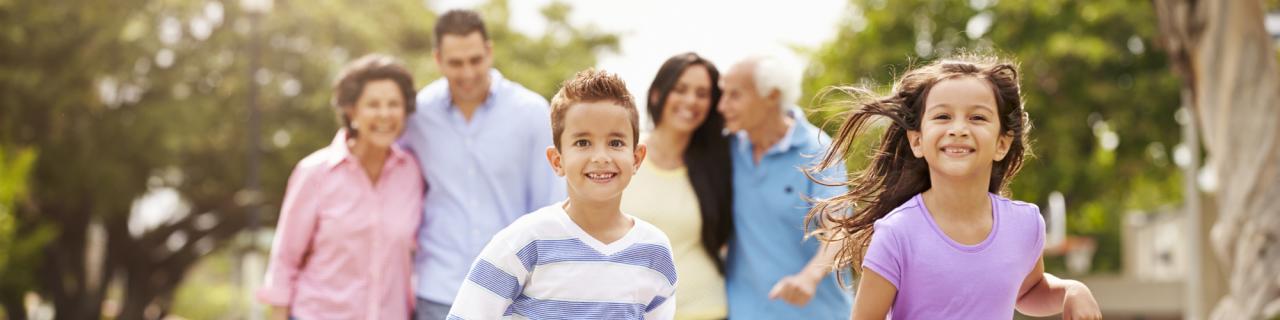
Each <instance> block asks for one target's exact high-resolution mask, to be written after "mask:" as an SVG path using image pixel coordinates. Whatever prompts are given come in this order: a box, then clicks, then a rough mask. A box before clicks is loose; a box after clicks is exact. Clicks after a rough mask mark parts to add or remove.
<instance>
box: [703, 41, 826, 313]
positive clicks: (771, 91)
mask: <svg viewBox="0 0 1280 320" xmlns="http://www.w3.org/2000/svg"><path fill="white" fill-rule="evenodd" d="M720 79H721V80H720V87H721V89H722V90H723V92H724V94H723V95H722V98H721V100H720V106H719V111H720V113H722V114H724V118H725V129H726V130H727V131H728V132H730V133H731V134H732V137H731V138H730V141H729V145H730V148H731V149H732V150H731V154H732V155H731V157H732V159H733V192H734V196H733V200H734V203H733V208H734V212H733V222H734V230H733V233H734V235H735V236H734V237H733V239H732V240H730V242H729V256H728V261H727V264H726V269H725V278H726V279H725V280H726V287H727V290H728V299H729V319H736V320H740V319H848V318H849V311H850V308H851V306H850V305H851V301H852V298H851V296H850V294H849V293H848V291H846V290H844V289H842V288H841V286H840V285H839V283H837V281H836V278H835V275H834V274H832V273H831V264H832V261H833V260H834V255H835V252H836V248H835V247H831V246H824V245H820V243H819V242H818V240H817V239H814V238H809V239H806V238H805V235H804V217H805V214H806V213H807V212H808V210H809V208H810V207H811V205H810V203H809V202H808V201H807V199H819V198H828V197H833V196H836V195H839V194H841V193H843V192H845V191H846V190H845V189H844V188H842V187H829V186H824V185H821V184H818V183H815V182H813V181H811V180H809V179H808V177H806V176H805V175H804V173H803V172H802V171H801V170H804V169H806V168H808V167H810V166H812V165H813V164H814V163H815V161H817V160H819V159H818V157H819V156H821V155H822V153H823V152H825V151H826V148H827V145H828V144H830V142H831V138H830V137H829V136H827V135H826V134H825V133H823V132H822V131H821V130H819V129H818V128H817V127H814V126H813V125H812V124H809V122H808V121H807V120H805V117H804V113H803V111H801V110H800V108H799V107H796V106H795V105H794V104H792V102H793V101H795V100H796V99H797V98H798V97H799V95H800V76H799V72H798V71H796V69H795V68H789V66H788V65H787V64H785V63H784V62H783V61H782V60H780V59H778V58H775V57H767V56H759V57H751V58H748V59H746V60H744V61H742V62H739V63H738V64H735V65H734V66H733V67H732V68H730V69H729V71H728V72H727V73H725V75H724V77H722V78H720ZM843 167H844V166H833V169H832V170H828V171H825V172H821V174H820V175H819V176H820V177H826V178H828V179H832V178H837V179H839V178H844V172H843V170H841V169H842V168H843Z"/></svg>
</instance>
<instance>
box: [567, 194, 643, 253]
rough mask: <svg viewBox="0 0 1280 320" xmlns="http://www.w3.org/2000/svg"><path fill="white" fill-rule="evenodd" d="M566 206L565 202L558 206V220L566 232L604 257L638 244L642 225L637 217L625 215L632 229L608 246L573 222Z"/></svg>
mask: <svg viewBox="0 0 1280 320" xmlns="http://www.w3.org/2000/svg"><path fill="white" fill-rule="evenodd" d="M565 204H566V203H565V202H564V201H561V202H560V203H557V204H556V218H557V220H559V221H560V224H561V226H563V227H564V228H565V230H568V231H569V233H571V234H572V235H573V236H575V237H577V238H579V239H581V240H582V243H585V244H587V246H588V247H591V249H594V250H596V251H597V252H600V253H601V254H604V255H613V254H614V253H618V252H620V251H622V250H626V249H627V248H629V247H631V245H633V244H635V243H636V237H638V235H637V234H638V233H639V232H637V231H636V229H638V228H637V227H638V226H637V225H638V224H640V220H639V219H636V217H632V216H631V215H629V214H625V213H623V214H622V215H623V216H625V217H627V218H628V219H631V229H629V230H627V233H626V234H624V235H622V237H621V238H618V240H614V241H613V242H611V243H607V244H606V243H604V242H602V241H600V239H596V237H593V236H591V234H590V233H587V231H586V230H582V226H579V225H578V223H576V222H573V218H570V217H569V212H568V211H566V210H565V209H564V206H565Z"/></svg>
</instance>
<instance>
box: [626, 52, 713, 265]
mask: <svg viewBox="0 0 1280 320" xmlns="http://www.w3.org/2000/svg"><path fill="white" fill-rule="evenodd" d="M694 66H702V67H703V68H706V69H707V74H709V75H710V76H711V79H709V80H711V82H710V83H711V97H710V99H711V108H710V109H709V110H707V111H708V112H707V119H706V120H704V121H703V122H702V125H700V126H698V128H697V129H694V131H693V136H692V137H690V138H689V145H688V147H687V148H686V149H685V150H684V164H685V166H687V167H688V172H689V183H690V184H691V185H693V193H694V195H696V196H697V197H698V207H699V208H700V209H701V211H702V212H701V213H702V235H701V238H700V239H702V249H703V251H705V253H706V254H707V255H708V256H710V257H711V261H713V262H715V265H716V270H718V271H720V273H721V274H724V260H723V259H720V248H721V247H723V246H724V245H725V244H726V243H728V242H729V238H730V237H732V236H733V161H732V160H731V159H730V158H729V139H728V138H727V137H725V136H724V135H723V134H722V131H723V130H724V116H723V115H721V114H720V112H717V111H716V105H717V104H719V103H720V94H721V91H720V86H719V85H718V84H719V83H720V71H719V70H717V69H716V66H715V65H714V64H711V61H707V59H704V58H703V57H701V56H698V54H696V53H693V52H687V53H682V54H678V55H676V56H674V57H671V58H670V59H667V62H666V63H663V64H662V67H661V68H659V69H658V75H657V76H655V77H654V78H653V84H650V85H649V95H648V108H647V109H648V111H649V118H650V119H653V124H654V126H657V125H658V124H659V123H662V111H663V110H662V109H663V108H664V107H665V105H666V104H667V97H668V96H670V95H671V89H672V88H674V87H675V85H676V82H678V81H679V80H680V76H681V75H683V74H684V72H685V70H688V69H689V68H690V67H694Z"/></svg>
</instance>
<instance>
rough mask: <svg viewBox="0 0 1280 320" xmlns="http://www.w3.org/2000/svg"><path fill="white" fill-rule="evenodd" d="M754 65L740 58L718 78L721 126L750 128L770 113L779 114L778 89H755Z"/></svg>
mask: <svg viewBox="0 0 1280 320" xmlns="http://www.w3.org/2000/svg"><path fill="white" fill-rule="evenodd" d="M754 68H755V65H754V64H753V63H749V62H742V63H738V64H736V65H734V66H733V67H732V68H730V69H729V72H726V73H725V74H724V77H722V78H720V90H722V91H723V92H724V93H723V95H722V96H720V106H719V107H718V108H719V110H718V111H720V114H722V115H724V128H725V129H728V130H729V131H730V132H736V131H740V130H752V129H753V128H759V127H761V126H763V125H764V124H765V123H766V122H768V120H769V118H770V117H778V116H780V115H781V114H782V107H781V104H780V102H781V101H782V100H781V97H780V95H781V94H780V93H779V92H778V91H777V90H772V91H770V92H759V90H756V83H755V78H754V77H755V75H753V74H752V72H753V70H752V69H754Z"/></svg>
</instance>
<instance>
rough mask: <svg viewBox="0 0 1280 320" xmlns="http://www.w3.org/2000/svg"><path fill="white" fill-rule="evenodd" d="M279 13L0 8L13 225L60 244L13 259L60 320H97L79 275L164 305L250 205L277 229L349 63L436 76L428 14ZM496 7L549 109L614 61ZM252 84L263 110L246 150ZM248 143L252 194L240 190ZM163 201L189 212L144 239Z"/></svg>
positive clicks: (105, 4) (422, 81) (378, 7)
mask: <svg viewBox="0 0 1280 320" xmlns="http://www.w3.org/2000/svg"><path fill="white" fill-rule="evenodd" d="M273 2H274V8H273V9H272V10H270V11H269V12H266V13H262V14H259V15H258V16H256V17H255V15H254V14H251V13H249V12H246V11H244V10H242V8H240V7H239V4H240V2H239V1H232V0H198V1H181V0H122V1H91V0H70V1H56V2H48V1H39V0H12V1H2V0H0V17H4V19H0V47H4V48H21V49H13V50H0V145H20V146H31V147H32V148H34V150H37V151H38V152H39V154H40V162H38V163H34V165H33V166H32V167H31V172H30V176H31V179H30V180H29V181H30V182H31V184H30V187H31V193H30V194H31V197H30V202H31V205H30V206H25V207H20V208H18V213H19V214H18V215H16V217H18V218H17V219H18V220H19V221H18V223H17V225H18V227H17V229H18V231H19V233H21V234H36V231H37V230H38V229H39V228H41V227H37V226H50V227H52V228H54V229H56V230H59V231H60V232H58V233H57V238H55V239H53V241H51V242H48V243H47V244H46V245H40V246H36V247H35V249H33V250H32V251H33V252H39V253H43V254H44V255H37V256H33V257H31V258H26V259H23V263H27V262H31V263H34V262H39V261H40V260H42V259H43V260H44V262H46V263H45V265H44V266H43V267H42V268H43V269H42V272H40V273H38V274H37V276H39V277H38V279H31V278H30V277H29V278H28V279H27V281H31V283H32V284H38V285H39V286H40V287H41V288H40V290H39V292H40V293H41V294H42V295H47V296H46V298H49V297H48V296H52V297H66V300H57V299H52V300H54V302H55V303H62V305H58V306H56V307H57V309H58V315H59V317H67V318H84V317H86V316H89V315H94V314H96V313H98V312H99V311H98V310H97V309H95V308H97V306H98V305H99V304H97V303H95V301H100V300H101V299H102V295H103V294H102V292H104V291H105V289H101V288H94V287H92V286H91V285H87V283H89V282H87V281H85V279H83V277H84V276H85V275H84V272H83V270H86V269H88V270H101V271H103V272H106V273H107V274H108V275H114V274H120V275H123V276H124V277H121V278H115V277H111V278H109V279H104V281H103V284H102V286H107V285H108V284H109V283H110V282H111V281H116V279H120V280H124V279H129V278H130V276H131V275H132V276H133V278H137V279H143V277H142V276H143V275H145V276H146V277H147V278H146V279H149V280H148V281H133V282H127V283H123V284H119V285H121V286H124V288H123V290H124V293H125V294H123V295H122V296H124V297H127V299H136V300H127V301H124V302H123V307H122V309H123V311H122V314H121V315H120V317H122V318H135V317H140V316H135V314H140V312H141V310H142V309H143V308H144V307H145V306H147V305H148V304H152V303H157V304H159V305H160V306H161V307H162V308H167V307H168V305H169V303H170V302H169V301H171V300H170V299H168V297H169V296H171V295H172V293H173V291H174V290H175V289H176V287H177V285H178V283H180V282H181V280H182V277H183V275H184V274H185V271H186V270H187V268H189V267H191V266H192V265H194V263H195V261H198V260H199V259H200V257H203V256H204V255H207V254H209V253H210V252H212V251H214V250H216V249H218V248H222V247H225V246H227V245H228V244H229V243H231V241H230V239H233V238H234V237H235V235H237V234H238V233H239V232H240V230H242V229H244V228H245V227H246V225H247V224H248V221H249V219H248V217H249V212H250V211H249V208H250V207H252V206H254V205H260V206H261V208H262V209H261V211H260V212H261V213H262V215H263V219H262V222H261V225H264V226H267V225H271V224H272V220H274V219H272V217H273V216H274V215H275V213H276V211H277V208H278V207H279V201H280V200H281V198H282V196H283V192H284V188H285V184H286V181H287V179H288V176H289V173H290V172H291V171H292V168H293V166H294V165H295V164H296V163H297V162H298V161H299V160H301V159H302V158H303V157H304V156H306V155H307V154H309V153H311V152H312V151H315V150H316V149H319V148H321V147H323V146H324V145H327V144H328V143H329V141H330V140H331V139H332V137H333V134H334V132H335V131H336V129H337V123H336V121H335V120H334V111H333V109H332V107H330V106H329V98H330V95H331V93H332V92H331V89H330V85H331V82H332V80H333V77H334V76H335V75H336V73H337V72H338V69H339V68H340V67H341V66H342V65H343V64H345V63H346V62H348V61H350V60H352V59H354V58H356V57H358V56H360V55H364V54H367V53H372V52H382V53H387V54H391V55H394V56H397V57H399V58H401V59H402V60H404V61H405V62H406V64H407V65H408V66H409V67H410V69H411V70H412V72H413V74H414V76H415V79H416V81H415V82H416V83H415V85H417V86H419V87H421V86H424V85H426V83H427V82H429V81H431V80H434V79H435V78H437V77H438V72H437V71H436V68H435V64H434V61H433V59H432V54H431V50H432V33H431V30H432V28H433V26H434V23H435V15H436V14H435V13H434V12H432V10H431V9H430V8H429V7H428V6H427V5H426V3H424V2H423V1H416V0H391V1H375V2H359V1H300V0H275V1H273ZM505 8H506V2H505V1H504V0H495V1H494V2H492V3H489V4H486V5H485V6H484V7H483V8H482V9H481V11H482V12H484V13H485V15H486V16H487V18H488V19H489V21H488V22H489V24H490V26H489V27H490V31H491V34H492V35H493V38H494V41H495V42H496V46H497V55H496V57H495V58H496V62H495V65H496V66H497V67H498V68H501V69H502V71H503V72H504V74H506V75H507V76H508V77H509V78H512V79H514V80H516V81H519V82H522V83H524V84H525V85H526V86H528V87H529V88H531V89H533V90H535V91H537V92H539V93H542V94H543V95H547V96H549V95H550V94H551V93H553V92H554V91H555V90H556V89H557V87H558V84H559V83H560V81H562V80H563V79H564V78H566V77H567V76H568V75H571V74H572V73H573V72H574V71H577V70H580V69H583V68H586V67H589V66H592V65H594V64H595V54H596V53H597V52H600V51H602V50H616V49H617V46H618V40H617V36H615V35H611V34H602V33H598V32H595V31H591V30H593V29H592V28H582V27H577V26H571V25H570V24H569V23H568V22H567V20H566V19H565V18H566V17H567V15H568V12H569V11H570V8H569V7H568V6H567V5H564V4H559V3H556V4H553V5H551V6H550V7H548V9H546V10H545V11H544V12H545V13H546V15H547V16H548V18H549V20H550V23H549V29H548V33H547V35H544V36H540V37H535V36H529V35H525V34H522V33H518V32H514V31H513V30H511V29H510V27H509V26H508V25H507V23H506V21H505V20H506V18H507V15H506V14H505ZM254 57H256V58H257V59H258V60H259V63H258V66H259V67H258V68H257V69H254V70H251V69H250V61H251V60H253V59H254ZM251 88H255V89H256V90H257V91H258V95H257V98H256V99H255V100H254V101H255V102H256V104H257V105H259V106H260V110H261V126H260V128H261V130H260V132H261V134H260V135H259V136H258V137H257V138H256V139H255V140H250V138H249V135H248V130H247V129H248V125H247V119H249V111H248V110H249V108H248V107H247V106H248V105H249V103H250V96H249V92H250V89H251ZM251 142H252V143H251ZM255 145H256V146H259V148H260V150H261V151H262V157H261V161H260V164H259V166H260V168H261V170H260V172H261V190H262V191H261V193H259V194H254V193H249V192H244V191H245V190H244V189H245V186H246V184H247V181H246V180H247V179H246V172H247V171H248V166H249V165H248V163H249V161H248V160H247V156H246V155H247V154H248V153H249V151H250V150H252V148H253V147H254V146H255ZM9 181H11V180H9V179H5V180H4V182H5V183H8V182H9ZM169 189H172V190H175V191H177V192H178V193H179V194H180V196H181V199H182V201H183V202H184V204H186V206H187V207H189V208H190V210H184V211H180V212H173V216H174V217H175V218H174V219H172V220H169V221H166V222H164V223H163V224H162V225H161V226H158V227H154V228H151V229H145V230H144V229H139V228H136V227H135V226H131V225H130V224H129V221H130V216H131V215H132V214H133V212H134V208H133V205H134V203H135V201H136V200H138V199H140V198H141V197H143V196H144V195H146V194H147V193H148V192H154V191H157V190H169ZM92 225H98V226H101V227H102V229H103V230H105V233H106V236H105V239H106V241H107V243H106V244H99V245H101V246H102V247H104V248H106V251H107V252H106V257H105V259H104V260H103V261H102V262H100V264H99V265H89V264H90V263H93V261H86V259H85V258H84V257H85V256H86V255H85V252H86V250H88V249H87V248H86V245H85V244H86V239H85V236H84V235H85V234H86V233H87V231H88V230H90V228H91V226H92ZM131 229H135V230H131ZM179 235H180V236H179ZM174 239H185V241H175V240H174ZM92 245H93V244H91V246H92ZM15 252H16V251H15ZM10 261H14V260H10ZM6 276H7V274H6ZM37 280H38V282H37ZM4 287H5V288H6V289H7V288H10V286H8V285H7V284H6V285H5V286H4Z"/></svg>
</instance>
